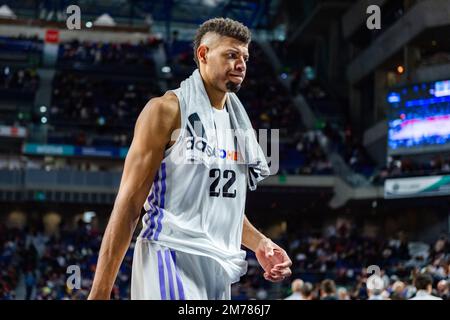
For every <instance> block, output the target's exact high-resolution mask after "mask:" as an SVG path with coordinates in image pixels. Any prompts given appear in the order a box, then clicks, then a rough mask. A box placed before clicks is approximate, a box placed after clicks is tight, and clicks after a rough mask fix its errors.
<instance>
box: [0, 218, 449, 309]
mask: <svg viewBox="0 0 450 320" xmlns="http://www.w3.org/2000/svg"><path fill="white" fill-rule="evenodd" d="M94 219H95V218H94ZM93 221H94V220H92V221H90V222H89V223H88V222H85V221H83V220H82V219H80V220H79V221H78V223H77V225H76V227H75V228H69V227H68V224H66V223H62V224H61V225H60V227H59V229H58V230H57V232H56V233H54V234H53V235H48V234H46V233H44V232H43V228H42V227H39V224H34V225H33V226H34V227H31V228H30V227H26V228H25V229H17V228H6V227H5V225H3V224H0V231H1V232H0V270H1V271H0V272H1V277H0V299H14V298H17V297H18V292H19V291H21V292H22V293H21V294H20V295H19V296H20V297H21V298H27V299H38V300H44V299H86V297H87V295H88V293H89V289H90V287H91V285H92V279H93V275H94V271H95V266H96V262H97V259H98V250H99V248H100V244H101V237H102V235H101V232H100V230H99V229H98V228H97V227H96V223H94V222H93ZM275 241H276V242H277V243H279V244H280V245H282V246H283V247H284V248H286V250H287V252H288V254H289V255H290V257H291V258H292V260H293V266H292V270H293V276H292V277H291V278H290V279H289V280H286V281H284V282H283V283H281V284H272V283H270V282H268V281H265V280H264V278H263V276H262V272H261V271H262V270H261V267H260V266H259V264H258V263H257V260H256V257H255V255H254V253H253V252H250V251H248V252H247V261H248V272H247V274H246V275H245V276H243V277H242V278H241V281H240V282H239V283H237V284H234V285H233V286H232V298H233V299H235V300H240V299H284V298H286V297H287V296H289V295H290V294H291V293H292V291H294V292H296V291H297V290H295V288H293V289H294V290H291V288H290V281H291V280H294V279H296V278H299V279H301V282H302V283H301V285H299V284H298V283H297V285H296V287H301V288H302V290H303V291H307V292H309V294H308V296H309V297H310V299H324V298H326V296H332V297H329V298H327V299H355V300H366V299H388V298H390V299H409V298H412V297H414V296H417V294H418V290H427V289H422V288H419V287H417V286H416V287H414V285H415V281H417V280H418V277H419V275H420V274H428V275H429V277H430V279H431V280H430V281H431V285H432V287H433V294H434V295H436V296H440V297H442V298H443V299H449V291H448V288H449V281H450V255H449V253H450V244H449V241H448V238H447V236H445V235H442V236H440V237H439V238H438V239H437V240H436V241H435V243H434V244H433V243H432V244H430V245H428V244H425V243H422V242H412V241H408V240H407V238H406V237H405V236H404V234H402V233H399V235H398V236H396V237H392V238H388V239H382V238H377V237H368V236H363V235H362V234H361V232H360V231H359V232H358V231H357V230H356V229H351V228H345V227H341V228H339V229H337V230H336V229H333V228H329V229H327V232H326V233H323V234H296V233H291V234H288V235H284V236H282V237H280V238H279V239H275ZM134 243H135V239H134V240H133V241H132V243H131V246H130V248H129V250H128V251H127V254H126V256H125V259H124V261H123V263H122V265H121V267H120V271H119V275H118V277H117V280H116V283H115V286H114V289H113V292H112V298H114V299H129V297H130V276H131V266H132V256H133V248H134ZM69 265H75V266H78V267H79V268H80V274H81V275H82V278H81V283H80V286H81V287H80V289H76V288H74V289H70V288H69V287H68V286H67V279H68V274H67V273H66V271H67V266H69ZM370 265H377V266H379V268H380V273H379V276H380V278H381V280H382V281H381V282H382V284H381V286H379V285H378V286H377V287H375V289H376V290H378V291H376V290H375V291H376V292H375V291H374V290H372V289H373V288H374V286H372V287H371V286H370V285H369V284H368V282H370V281H372V280H371V279H370V276H371V274H369V273H368V270H367V268H368V267H369V266H370ZM297 282H298V281H297ZM304 285H306V287H304ZM427 286H428V284H427V285H425V287H427ZM336 288H337V289H336ZM430 293H431V292H430ZM374 296H378V297H374ZM291 298H293V297H291ZM304 299H306V298H304Z"/></svg>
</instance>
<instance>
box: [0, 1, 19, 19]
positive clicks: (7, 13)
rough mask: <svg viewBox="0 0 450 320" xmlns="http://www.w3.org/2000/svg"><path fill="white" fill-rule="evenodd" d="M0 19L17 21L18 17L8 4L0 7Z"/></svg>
mask: <svg viewBox="0 0 450 320" xmlns="http://www.w3.org/2000/svg"><path fill="white" fill-rule="evenodd" d="M0 18H2V19H16V18H17V17H16V15H15V14H14V12H13V11H12V10H11V8H10V7H8V6H7V5H6V4H4V5H2V6H1V7H0Z"/></svg>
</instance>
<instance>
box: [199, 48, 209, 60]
mask: <svg viewBox="0 0 450 320" xmlns="http://www.w3.org/2000/svg"><path fill="white" fill-rule="evenodd" d="M208 51H209V48H208V47H207V46H206V45H205V44H202V45H200V46H199V47H198V49H197V57H198V61H199V62H201V63H205V64H206V63H207V55H208Z"/></svg>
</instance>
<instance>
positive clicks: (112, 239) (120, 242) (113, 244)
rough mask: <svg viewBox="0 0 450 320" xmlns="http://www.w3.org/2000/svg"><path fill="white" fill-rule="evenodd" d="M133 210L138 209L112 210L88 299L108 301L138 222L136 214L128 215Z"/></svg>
mask: <svg viewBox="0 0 450 320" xmlns="http://www.w3.org/2000/svg"><path fill="white" fill-rule="evenodd" d="M135 210H139V209H137V208H131V207H130V206H122V208H117V209H114V210H113V212H112V214H111V219H110V221H109V222H108V226H107V227H106V230H105V234H104V236H103V241H102V245H101V248H100V253H99V257H98V263H97V268H96V272H95V277H94V282H93V284H92V290H91V293H90V295H89V299H109V297H110V294H111V291H112V288H113V285H114V281H115V279H116V277H117V273H118V271H119V268H120V264H121V263H122V261H123V258H124V256H125V253H126V251H127V250H128V247H129V245H130V242H131V238H132V236H133V233H134V230H135V229H136V225H137V222H138V221H139V215H138V214H134V213H133V214H130V211H135ZM139 212H140V211H139Z"/></svg>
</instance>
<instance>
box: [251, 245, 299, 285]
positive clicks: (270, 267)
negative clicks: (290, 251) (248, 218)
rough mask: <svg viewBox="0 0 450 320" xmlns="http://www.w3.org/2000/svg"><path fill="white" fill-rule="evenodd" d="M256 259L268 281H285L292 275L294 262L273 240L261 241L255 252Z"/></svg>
mask: <svg viewBox="0 0 450 320" xmlns="http://www.w3.org/2000/svg"><path fill="white" fill-rule="evenodd" d="M255 254H256V258H257V259H258V262H259V264H260V265H261V267H262V268H263V269H264V278H265V279H266V280H268V281H272V282H279V281H283V280H284V279H286V278H287V277H289V276H290V275H291V274H292V271H291V268H290V267H291V265H292V261H291V259H289V257H288V255H287V253H286V251H284V250H283V249H282V248H281V247H279V246H278V245H277V244H275V243H274V242H273V241H272V240H270V239H268V238H265V239H263V240H261V241H260V243H259V244H258V247H257V248H256V250H255Z"/></svg>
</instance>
